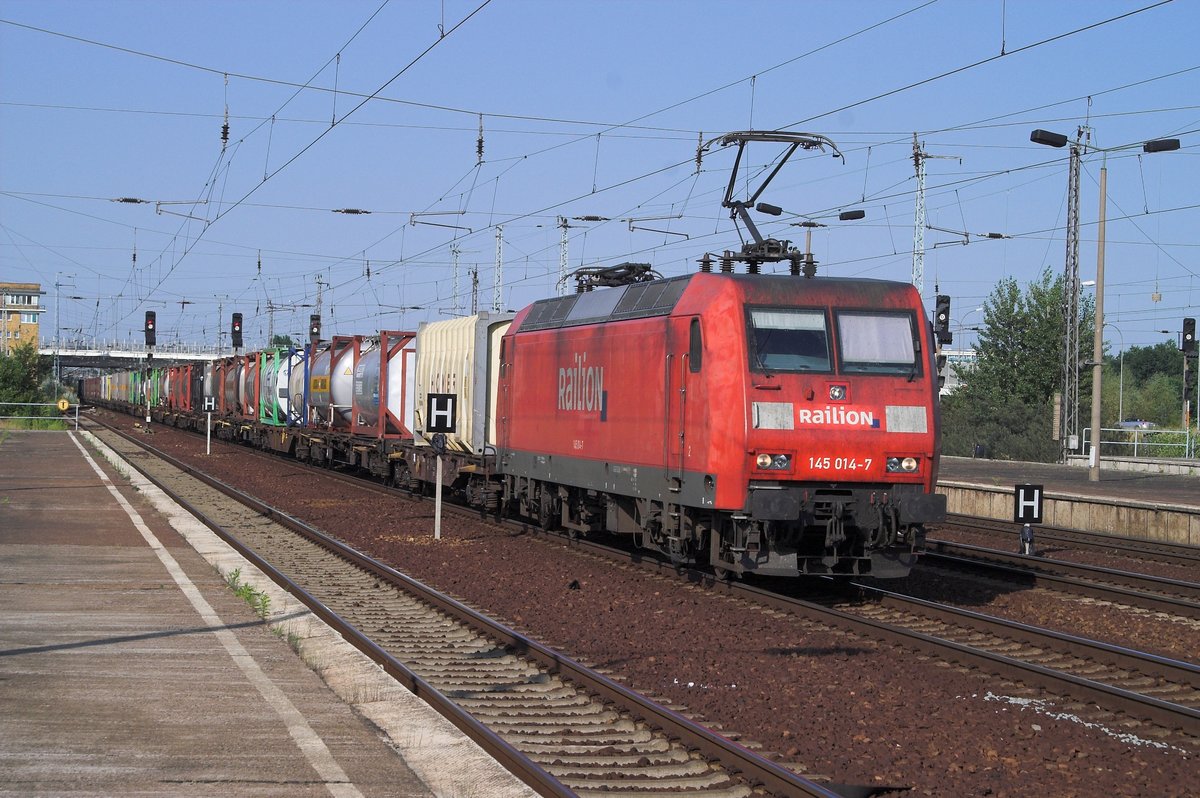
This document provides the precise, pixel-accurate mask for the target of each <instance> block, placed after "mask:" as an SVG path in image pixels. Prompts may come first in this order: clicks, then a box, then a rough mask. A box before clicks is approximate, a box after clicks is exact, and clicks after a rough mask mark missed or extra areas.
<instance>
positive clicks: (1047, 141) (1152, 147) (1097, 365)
mask: <svg viewBox="0 0 1200 798" xmlns="http://www.w3.org/2000/svg"><path fill="white" fill-rule="evenodd" d="M1029 140H1030V141H1032V142H1034V143H1035V144H1044V145H1046V146H1048V147H1064V146H1066V144H1067V137H1066V136H1064V135H1062V134H1061V133H1052V132H1050V131H1048V130H1040V129H1039V130H1035V131H1033V132H1032V133H1031V134H1029ZM1136 146H1137V145H1136V144H1133V145H1125V146H1122V147H1096V146H1094V145H1092V144H1089V143H1087V142H1083V141H1076V142H1075V144H1074V146H1073V147H1072V155H1074V152H1075V150H1076V148H1078V149H1083V150H1091V151H1093V152H1099V153H1102V154H1103V155H1104V161H1103V163H1102V164H1101V166H1100V215H1099V219H1098V224H1097V232H1096V239H1097V240H1096V323H1095V326H1096V331H1095V339H1094V341H1093V342H1092V440H1091V452H1090V459H1089V465H1090V470H1089V472H1088V480H1089V481H1091V482H1099V481H1100V378H1101V372H1102V371H1103V367H1104V220H1105V211H1106V208H1107V205H1108V193H1107V192H1108V154H1109V153H1110V152H1116V151H1119V150H1126V149H1130V148H1132V147H1136ZM1141 146H1142V152H1146V153H1155V152H1170V151H1172V150H1177V149H1179V139H1152V140H1150V141H1146V142H1143V143H1142V145H1141Z"/></svg>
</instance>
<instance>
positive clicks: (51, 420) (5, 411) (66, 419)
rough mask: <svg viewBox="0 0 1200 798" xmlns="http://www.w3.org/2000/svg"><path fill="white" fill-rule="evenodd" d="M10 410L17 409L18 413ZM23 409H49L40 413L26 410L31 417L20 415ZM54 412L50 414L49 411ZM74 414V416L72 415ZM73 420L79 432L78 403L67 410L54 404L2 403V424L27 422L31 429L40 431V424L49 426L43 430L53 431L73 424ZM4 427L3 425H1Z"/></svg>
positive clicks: (0, 417) (0, 404) (0, 416)
mask: <svg viewBox="0 0 1200 798" xmlns="http://www.w3.org/2000/svg"><path fill="white" fill-rule="evenodd" d="M9 408H17V412H10V411H9ZM21 408H48V410H47V411H45V412H41V413H38V412H36V411H33V410H28V409H27V410H26V411H25V412H26V413H31V414H30V415H19V414H18V413H19V412H20V409H21ZM51 410H52V411H54V412H49V411H51ZM72 414H73V415H72ZM72 420H73V421H74V424H75V431H76V432H78V431H79V405H78V404H77V403H72V404H69V405H68V407H67V409H66V410H63V409H62V404H61V403H54V402H0V422H5V421H27V422H29V423H28V424H26V425H22V426H27V427H28V428H29V429H39V426H38V424H39V422H40V423H41V424H45V425H47V426H45V427H42V428H43V429H53V428H54V427H53V425H56V424H60V423H61V424H71V423H72ZM0 426H2V424H0Z"/></svg>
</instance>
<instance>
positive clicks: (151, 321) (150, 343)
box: [142, 310, 158, 424]
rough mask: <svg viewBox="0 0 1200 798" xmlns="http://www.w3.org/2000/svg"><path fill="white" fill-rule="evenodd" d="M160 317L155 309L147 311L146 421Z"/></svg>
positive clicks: (143, 380) (144, 387) (143, 389)
mask: <svg viewBox="0 0 1200 798" xmlns="http://www.w3.org/2000/svg"><path fill="white" fill-rule="evenodd" d="M157 322H158V318H157V316H156V314H155V313H154V311H153V310H147V311H146V327H145V332H146V376H145V377H144V378H143V379H142V393H144V394H145V395H146V423H147V424H149V423H150V374H151V368H150V364H151V363H152V362H153V360H154V343H155V341H156V340H157V337H158V336H157V330H156V329H155V328H156V327H157V326H158V324H157Z"/></svg>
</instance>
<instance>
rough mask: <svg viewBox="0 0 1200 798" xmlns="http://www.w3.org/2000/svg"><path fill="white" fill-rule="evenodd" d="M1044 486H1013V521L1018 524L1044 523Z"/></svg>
mask: <svg viewBox="0 0 1200 798" xmlns="http://www.w3.org/2000/svg"><path fill="white" fill-rule="evenodd" d="M1042 493H1043V491H1042V486H1041V485H1015V486H1013V522H1014V523H1018V524H1040V523H1042Z"/></svg>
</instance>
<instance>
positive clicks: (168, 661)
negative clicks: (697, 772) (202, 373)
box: [0, 431, 533, 798]
mask: <svg viewBox="0 0 1200 798" xmlns="http://www.w3.org/2000/svg"><path fill="white" fill-rule="evenodd" d="M150 493H151V491H150V490H148V489H147V488H146V487H145V486H140V487H139V485H138V483H137V482H136V481H134V482H131V481H130V480H129V479H127V478H126V477H124V476H122V475H120V474H119V473H118V472H117V471H116V470H115V469H114V467H113V466H111V465H110V464H109V463H107V462H105V461H104V460H103V458H101V457H100V456H98V455H97V454H95V453H94V452H93V451H92V450H90V449H89V448H87V447H85V446H84V445H83V439H82V437H81V436H80V435H79V434H77V433H74V432H24V431H0V608H2V610H3V611H0V718H3V720H2V721H0V795H23V796H26V795H64V794H72V795H129V794H154V795H173V794H187V795H221V796H235V797H236V796H251V795H253V796H274V795H278V796H284V795H286V796H330V795H332V796H338V798H356V797H357V796H383V795H386V796H405V797H407V796H412V798H423V797H424V796H435V795H453V796H505V798H507V796H514V797H515V796H527V795H532V794H533V793H532V791H531V790H530V789H529V788H528V787H526V786H525V785H523V784H522V783H520V782H519V781H517V780H516V779H515V777H513V776H512V775H511V774H509V773H508V772H507V771H506V770H504V769H503V768H502V767H501V766H500V765H499V764H498V763H496V762H495V761H494V760H493V759H491V758H490V757H488V755H487V754H486V753H484V752H483V751H482V750H481V749H479V748H478V747H477V746H475V744H474V743H472V742H470V741H469V740H467V739H466V738H465V737H463V736H462V735H461V733H459V732H458V731H457V729H455V728H454V727H453V726H452V725H450V724H449V722H448V721H446V720H445V719H443V718H442V717H441V716H440V715H437V714H436V713H435V712H434V711H433V710H432V709H430V708H429V707H428V706H427V705H426V704H424V703H423V702H421V701H420V700H419V699H417V698H416V697H415V696H412V695H411V694H409V693H408V692H407V691H405V690H404V689H403V688H399V687H391V688H389V687H388V686H386V685H381V684H380V683H379V682H374V681H372V679H374V678H379V679H386V677H384V676H383V675H382V673H379V672H377V671H378V669H372V668H370V667H366V668H363V667H361V666H360V665H355V664H354V663H353V662H351V657H352V655H351V654H348V653H347V652H346V651H345V650H344V649H340V648H338V647H337V646H336V644H333V643H321V642H320V640H319V638H318V635H319V632H318V631H315V630H314V629H313V628H312V627H311V626H306V625H305V624H319V621H316V620H315V619H313V618H312V617H311V615H309V614H308V613H307V611H306V610H304V609H302V608H301V609H297V607H299V605H293V606H291V607H284V606H279V605H276V604H274V603H273V604H272V606H273V607H274V609H275V611H274V612H272V613H271V614H269V616H268V619H267V620H265V621H264V620H263V619H262V618H261V617H260V616H259V615H258V614H257V613H256V612H255V611H254V610H253V609H252V608H251V606H250V605H249V604H248V603H247V602H246V601H244V600H243V599H242V598H239V597H238V596H236V595H235V593H234V592H233V591H232V590H230V589H229V587H228V585H227V584H226V581H225V579H223V578H222V577H221V576H220V575H219V574H218V572H217V570H215V568H214V566H213V565H212V564H211V563H210V561H208V560H206V559H205V557H202V556H201V553H200V551H198V550H197V549H196V548H193V546H195V545H196V541H197V540H202V541H203V538H202V537H196V536H197V535H199V534H201V533H203V532H207V530H206V529H203V528H202V527H201V528H200V532H197V531H196V529H180V528H179V520H178V519H177V518H176V517H175V515H173V514H164V513H163V512H162V511H161V510H160V509H156V506H155V505H154V504H153V503H152V502H153V501H154V499H153V497H152V496H151V495H150ZM179 515H180V516H182V515H185V514H183V513H182V511H180V513H179ZM188 517H189V518H190V516H188ZM195 526H196V527H199V524H198V523H196V524H195ZM208 534H209V535H210V536H211V538H212V541H217V538H216V536H215V535H212V533H210V532H209V533H208ZM185 536H186V537H185ZM217 542H218V543H219V541H217ZM220 545H221V546H224V544H220ZM210 547H211V548H213V549H214V550H215V549H216V545H215V544H213V543H212V542H211V541H206V542H203V543H202V545H201V551H203V550H204V549H207V548H210ZM225 548H226V553H225V554H222V555H221V556H228V555H229V550H228V547H225ZM205 554H206V556H207V554H208V552H205ZM235 556H236V555H235ZM246 565H247V571H246V572H243V573H248V572H249V568H250V566H249V564H248V563H247V564H246ZM280 592H281V591H280ZM281 593H282V592H281ZM282 595H284V596H286V594H282ZM280 603H281V604H282V599H281V601H280ZM281 613H282V615H281ZM321 626H323V624H321ZM300 638H303V642H301V641H300ZM310 644H311V645H310ZM293 645H295V646H297V647H299V649H300V651H301V652H302V653H303V654H304V657H305V660H309V661H308V662H307V664H306V662H305V661H304V660H302V658H301V657H300V656H297V655H296V654H295V653H294V652H293V650H292V648H291V646H293ZM346 646H347V647H348V644H346ZM314 659H320V660H322V662H320V663H319V664H318V663H314V662H313V661H312V660H314ZM310 666H317V667H318V668H319V669H320V670H321V675H320V676H318V674H317V672H315V671H314V670H313V669H311V668H310ZM356 668H357V670H356ZM373 671H376V672H373ZM335 672H340V673H341V679H342V681H341V689H340V690H339V687H338V686H337V685H336V684H335V682H334V681H333V680H332V679H333V678H334V677H335V676H336V673H335ZM347 679H349V680H350V681H349V682H347V681H346V680H347ZM335 690H337V691H338V692H335ZM342 691H350V692H357V693H358V698H359V700H358V701H356V702H355V704H354V705H353V706H352V705H351V704H349V703H346V701H344V700H343V698H342V697H339V692H342Z"/></svg>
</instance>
